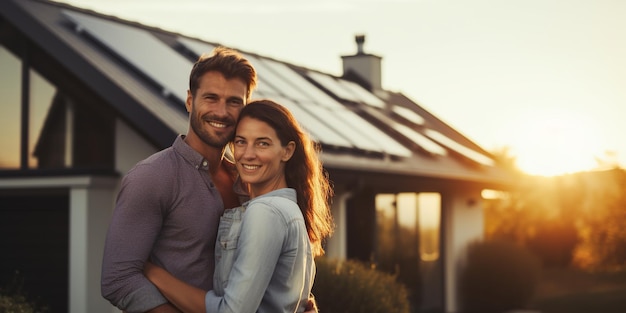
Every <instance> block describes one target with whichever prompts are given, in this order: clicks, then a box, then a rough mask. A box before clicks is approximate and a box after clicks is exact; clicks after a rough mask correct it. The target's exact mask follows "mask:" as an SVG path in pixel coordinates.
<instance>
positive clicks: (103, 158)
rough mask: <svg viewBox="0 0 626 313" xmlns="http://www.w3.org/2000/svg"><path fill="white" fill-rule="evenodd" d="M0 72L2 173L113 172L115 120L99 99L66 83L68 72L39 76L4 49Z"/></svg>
mask: <svg viewBox="0 0 626 313" xmlns="http://www.w3.org/2000/svg"><path fill="white" fill-rule="evenodd" d="M28 49H29V48H28V46H27V49H26V51H28ZM27 53H28V52H27ZM38 57H39V58H40V59H38V61H40V62H42V63H46V62H47V63H48V64H50V63H53V62H54V60H51V59H46V58H47V57H46V56H45V55H43V56H42V55H39V56H38ZM41 58H44V60H41ZM0 68H1V69H2V70H1V71H0V95H2V96H1V97H0V147H2V149H0V171H2V170H5V171H15V170H22V171H23V170H44V169H87V170H93V169H98V170H100V169H105V170H112V169H113V167H114V132H115V130H114V125H115V123H114V122H115V116H114V114H113V113H112V112H111V111H109V110H107V109H106V106H105V105H103V104H102V101H101V100H99V99H100V98H98V97H96V96H94V95H93V94H92V93H91V92H90V91H89V90H88V88H83V87H75V86H82V85H81V82H79V81H73V82H71V83H68V81H70V80H72V77H71V75H67V73H63V74H60V73H57V72H55V71H48V72H46V74H48V75H43V74H44V73H41V72H39V71H37V70H36V69H35V68H33V67H31V64H30V63H29V61H28V59H25V58H21V57H20V56H19V55H17V56H16V55H14V54H12V52H10V51H9V50H8V49H7V48H6V47H5V46H2V45H0ZM25 69H26V70H25ZM24 75H25V76H24ZM52 78H54V79H56V80H54V79H52ZM59 85H63V86H73V87H71V88H81V89H80V90H73V89H72V90H69V89H68V90H62V89H61V88H59ZM70 94H71V95H74V94H76V95H80V98H76V97H73V96H71V95H70Z"/></svg>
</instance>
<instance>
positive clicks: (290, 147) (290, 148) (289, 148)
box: [281, 141, 296, 162]
mask: <svg viewBox="0 0 626 313" xmlns="http://www.w3.org/2000/svg"><path fill="white" fill-rule="evenodd" d="M283 149H284V153H283V157H282V159H281V160H282V161H283V162H287V161H289V159H291V157H292V156H293V153H294V152H295V151H296V143H295V142H294V141H290V142H288V143H287V145H286V146H285V147H284V148H283Z"/></svg>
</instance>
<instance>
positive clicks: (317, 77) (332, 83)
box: [306, 71, 359, 102]
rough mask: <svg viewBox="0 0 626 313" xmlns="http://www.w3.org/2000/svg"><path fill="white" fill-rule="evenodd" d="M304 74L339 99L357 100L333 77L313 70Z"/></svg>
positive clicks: (357, 100)
mask: <svg viewBox="0 0 626 313" xmlns="http://www.w3.org/2000/svg"><path fill="white" fill-rule="evenodd" d="M306 75H307V76H308V77H310V78H312V79H313V80H314V81H316V82H317V83H318V84H320V85H322V87H324V88H326V90H328V91H330V92H331V93H333V94H335V96H337V97H339V98H341V99H345V100H349V101H354V102H359V99H358V98H357V97H356V96H355V95H354V94H352V93H350V92H349V91H348V90H346V89H345V88H343V87H342V86H341V85H339V83H338V82H337V80H336V79H335V78H333V77H331V76H329V75H325V74H321V73H318V72H313V71H308V72H307V73H306Z"/></svg>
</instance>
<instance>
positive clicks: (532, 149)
mask: <svg viewBox="0 0 626 313" xmlns="http://www.w3.org/2000/svg"><path fill="white" fill-rule="evenodd" d="M595 126H596V125H594V123H592V122H591V121H590V120H588V119H585V118H582V117H580V116H576V115H574V114H571V113H568V112H552V113H545V114H539V115H535V116H534V117H532V118H527V119H525V120H523V121H521V122H520V123H519V128H518V130H519V131H518V133H517V136H516V137H515V138H512V140H513V142H512V143H511V144H512V149H513V151H512V152H513V154H514V155H515V156H516V159H517V166H518V167H519V168H520V169H521V170H523V171H524V172H526V173H528V174H533V175H544V176H553V175H560V174H566V173H573V172H579V171H585V170H590V169H593V168H595V167H597V162H596V157H598V156H601V155H602V151H603V150H602V149H603V147H602V144H603V141H602V139H601V136H598V135H597V133H598V129H597V127H595Z"/></svg>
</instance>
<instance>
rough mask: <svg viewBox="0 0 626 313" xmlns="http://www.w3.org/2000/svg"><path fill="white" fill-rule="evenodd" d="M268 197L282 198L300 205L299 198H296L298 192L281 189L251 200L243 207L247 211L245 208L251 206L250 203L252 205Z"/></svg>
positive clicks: (291, 189) (290, 189)
mask: <svg viewBox="0 0 626 313" xmlns="http://www.w3.org/2000/svg"><path fill="white" fill-rule="evenodd" d="M266 197H281V198H286V199H289V200H291V201H293V202H295V203H298V201H297V196H296V190H295V189H293V188H281V189H276V190H272V191H270V192H268V193H266V194H263V195H260V196H258V197H256V198H253V199H250V200H248V201H246V202H245V203H244V204H243V207H244V209H245V207H247V206H248V205H250V203H252V202H253V201H255V200H260V199H263V198H266Z"/></svg>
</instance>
